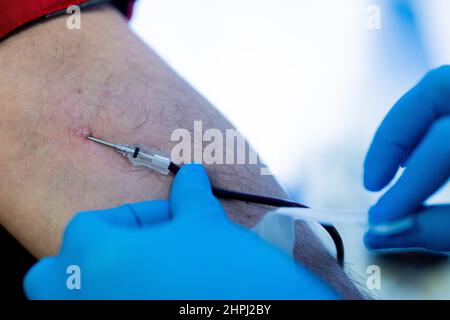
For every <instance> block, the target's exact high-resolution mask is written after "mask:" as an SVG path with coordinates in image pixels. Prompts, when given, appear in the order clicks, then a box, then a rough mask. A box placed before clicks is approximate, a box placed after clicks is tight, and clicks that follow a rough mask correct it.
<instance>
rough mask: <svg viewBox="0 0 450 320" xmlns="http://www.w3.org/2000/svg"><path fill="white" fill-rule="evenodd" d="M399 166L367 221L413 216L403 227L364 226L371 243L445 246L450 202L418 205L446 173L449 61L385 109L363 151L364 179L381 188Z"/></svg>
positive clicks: (449, 161) (449, 244)
mask: <svg viewBox="0 0 450 320" xmlns="http://www.w3.org/2000/svg"><path fill="white" fill-rule="evenodd" d="M400 166H405V167H406V169H405V171H404V173H403V174H402V176H401V177H400V178H399V180H398V181H397V182H396V183H395V184H394V185H393V186H392V187H391V188H390V189H389V190H388V191H387V192H386V193H385V194H384V195H383V196H382V197H381V198H380V199H379V201H378V202H377V203H376V204H375V205H374V206H373V207H372V208H371V209H370V210H369V222H370V223H371V224H372V225H376V224H380V223H386V222H394V221H398V220H400V219H403V218H405V217H410V216H414V223H413V224H412V225H411V228H409V229H408V230H406V231H403V232H400V233H397V234H393V235H389V236H387V235H380V234H376V233H374V232H371V231H369V232H368V233H367V234H366V237H365V241H366V244H367V246H368V247H369V248H371V249H391V248H423V249H426V250H432V251H450V235H449V230H450V206H449V205H441V206H428V207H426V206H423V203H424V201H426V200H427V198H428V197H430V196H431V195H432V194H433V193H434V192H435V191H436V190H438V189H439V188H440V187H441V186H442V185H443V184H444V183H445V182H446V181H447V179H448V178H449V175H450V67H449V66H446V67H441V68H439V69H436V70H433V71H431V72H430V73H429V74H428V75H427V76H426V77H425V78H424V79H423V80H422V81H421V82H420V83H419V84H418V85H417V86H415V87H414V88H413V89H412V90H410V91H409V92H408V93H406V94H405V95H404V96H403V97H402V98H401V99H400V100H399V101H398V102H397V103H396V104H395V106H394V107H393V108H392V110H391V111H390V112H389V113H388V115H387V116H386V118H385V119H384V121H383V122H382V124H381V126H380V127H379V129H378V131H377V132H376V134H375V137H374V139H373V142H372V144H371V146H370V149H369V151H368V154H367V157H366V160H365V164H364V184H365V186H366V188H367V189H368V190H371V191H378V190H381V189H382V188H384V187H385V186H386V185H387V184H388V183H389V182H390V181H391V180H392V179H393V177H394V175H395V174H396V172H397V170H398V169H399V167H400Z"/></svg>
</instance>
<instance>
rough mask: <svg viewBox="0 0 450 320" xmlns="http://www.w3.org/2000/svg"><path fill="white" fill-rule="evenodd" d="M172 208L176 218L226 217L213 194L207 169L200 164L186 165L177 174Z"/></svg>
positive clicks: (172, 191) (206, 218)
mask: <svg viewBox="0 0 450 320" xmlns="http://www.w3.org/2000/svg"><path fill="white" fill-rule="evenodd" d="M170 209H171V212H172V214H173V217H174V219H180V218H187V219H195V220H200V221H210V220H211V219H217V218H219V219H221V218H225V212H224V210H223V208H222V206H221V204H220V202H219V201H218V200H217V199H216V198H215V197H214V195H213V194H212V191H211V184H210V182H209V178H208V175H207V174H206V170H205V168H204V167H203V166H202V165H199V164H187V165H184V166H183V167H182V168H181V169H180V171H179V172H178V173H177V175H176V176H175V179H174V181H173V184H172V190H171V193H170Z"/></svg>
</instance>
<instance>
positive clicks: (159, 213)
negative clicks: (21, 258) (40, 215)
mask: <svg viewBox="0 0 450 320" xmlns="http://www.w3.org/2000/svg"><path fill="white" fill-rule="evenodd" d="M169 218H170V210H169V202H168V201H166V200H154V201H145V202H139V203H132V204H127V205H123V206H120V207H117V208H112V209H106V210H97V211H83V212H80V213H77V214H76V215H75V216H74V217H73V218H72V219H71V220H70V221H69V223H68V224H67V226H66V228H65V231H64V236H63V241H62V244H61V249H60V254H61V255H64V253H65V252H85V251H87V250H89V247H91V246H92V242H93V241H95V243H97V244H98V243H99V242H100V241H101V240H102V239H101V238H102V237H104V235H105V234H106V233H108V232H113V231H115V230H117V228H141V227H145V226H149V225H151V224H153V223H157V222H161V221H165V220H168V219H169Z"/></svg>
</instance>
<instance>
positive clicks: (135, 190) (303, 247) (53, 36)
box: [0, 6, 359, 298]
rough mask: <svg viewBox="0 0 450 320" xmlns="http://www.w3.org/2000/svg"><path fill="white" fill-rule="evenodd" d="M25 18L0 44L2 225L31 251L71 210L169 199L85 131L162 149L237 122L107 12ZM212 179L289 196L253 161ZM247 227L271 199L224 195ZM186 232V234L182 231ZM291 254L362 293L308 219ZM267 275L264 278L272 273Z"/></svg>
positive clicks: (162, 187) (44, 251) (165, 185)
mask: <svg viewBox="0 0 450 320" xmlns="http://www.w3.org/2000/svg"><path fill="white" fill-rule="evenodd" d="M65 23H66V17H56V18H53V19H51V20H48V21H46V22H43V23H39V24H35V25H32V26H30V27H28V28H26V29H24V30H23V31H21V32H18V33H16V34H14V35H13V36H11V37H9V38H7V39H5V40H3V41H2V42H0V74H1V77H0V104H1V109H2V113H1V117H0V144H1V146H2V148H0V172H1V176H2V180H1V182H0V223H1V224H2V225H3V226H4V227H5V228H6V229H7V230H8V231H9V232H10V233H11V234H12V235H13V236H14V237H15V238H16V239H18V240H19V241H20V242H21V243H22V244H23V245H24V246H25V248H27V250H29V251H30V252H31V253H32V254H33V255H34V256H36V257H42V256H46V255H52V254H56V253H57V251H58V247H59V244H60V241H61V236H62V233H63V230H64V227H65V225H66V224H67V222H68V220H69V219H70V218H71V217H72V216H73V215H74V214H75V213H76V212H79V211H83V210H95V209H104V208H110V207H114V206H117V205H120V204H123V203H127V202H137V201H142V200H149V199H160V198H167V196H168V192H169V190H170V184H171V177H170V176H162V175H160V174H155V173H152V172H149V171H148V170H137V169H135V168H132V167H130V165H129V164H128V163H127V162H126V161H125V159H122V158H121V156H120V155H119V154H116V153H114V152H112V151H111V150H110V149H107V148H104V147H102V146H99V145H97V144H94V143H92V142H89V141H87V140H86V137H87V136H88V135H94V136H97V137H100V138H104V139H107V140H110V141H113V142H117V143H141V144H144V145H146V146H148V147H152V148H154V149H157V150H164V151H166V152H168V151H170V150H171V149H172V148H173V146H174V145H175V144H176V143H175V142H171V141H170V136H171V133H172V132H173V131H174V130H175V129H176V128H186V129H190V130H192V129H193V124H194V121H199V120H201V121H202V122H203V128H204V130H206V129H208V128H217V129H219V130H220V131H222V132H224V133H225V130H226V129H229V128H233V126H232V124H230V123H229V122H228V121H227V120H226V119H225V118H224V117H223V116H222V115H221V114H220V113H219V112H218V111H217V110H216V109H215V108H214V107H213V106H212V105H211V104H210V103H209V102H208V101H206V100H205V99H204V98H203V97H202V96H201V95H199V94H198V93H197V92H196V91H195V90H194V89H193V88H192V87H190V86H189V84H187V83H186V82H185V81H184V80H183V79H181V78H180V77H179V76H177V74H176V73H175V72H174V71H173V70H171V69H170V68H169V67H168V66H167V65H166V64H165V63H164V62H163V61H162V60H161V59H160V58H159V57H158V56H156V55H155V53H153V52H152V51H151V50H150V49H149V48H148V47H147V46H145V45H144V44H143V43H142V42H141V41H140V40H139V39H138V38H137V37H136V36H135V35H134V34H133V33H132V32H131V31H130V30H129V28H128V26H127V24H126V21H125V20H124V18H123V17H121V16H120V14H119V13H118V12H116V11H115V9H113V8H110V7H107V6H106V7H101V8H97V9H91V10H87V11H83V13H82V28H81V30H69V29H67V28H66V24H65ZM207 170H208V174H209V176H210V178H211V181H212V183H213V184H216V185H218V186H222V187H226V188H228V189H233V190H241V191H244V192H252V193H258V194H264V195H272V196H281V197H286V194H285V192H284V191H283V189H282V188H281V187H280V186H279V184H278V183H277V182H276V180H275V179H274V178H273V177H271V176H261V175H260V174H259V172H260V167H259V166H258V165H241V164H239V165H211V166H207ZM222 204H223V205H224V207H225V210H226V211H227V213H228V214H229V216H230V218H231V219H233V220H234V221H236V222H238V223H241V224H243V225H245V226H248V227H251V226H253V225H254V224H255V223H256V222H257V221H258V220H259V219H260V218H261V216H262V215H264V213H265V212H267V210H268V209H270V208H269V207H263V206H258V205H251V204H246V203H241V202H237V201H222ZM180 240H181V241H182V239H180ZM294 251H295V257H296V258H297V259H298V260H299V261H300V262H301V263H303V264H305V265H306V266H308V267H309V268H310V269H311V270H312V271H313V272H315V273H317V274H318V275H319V276H320V277H322V278H324V279H325V280H326V281H327V282H329V283H330V284H331V285H332V286H333V287H335V288H336V289H337V290H338V291H339V292H340V293H341V294H343V295H344V296H345V297H348V298H358V297H359V293H358V291H357V289H356V288H355V287H354V285H353V284H352V282H351V281H350V280H349V279H348V278H347V276H346V275H345V273H344V272H343V271H342V270H341V269H340V268H339V267H338V266H337V264H336V263H335V258H334V257H333V256H332V255H330V254H329V253H328V252H327V251H326V250H325V249H324V248H323V246H322V244H321V242H320V241H319V240H318V239H317V238H316V237H315V236H314V235H313V233H312V232H311V231H310V230H309V228H308V227H307V226H305V225H303V224H298V225H297V243H296V248H295V250H294ZM268 276H270V275H268Z"/></svg>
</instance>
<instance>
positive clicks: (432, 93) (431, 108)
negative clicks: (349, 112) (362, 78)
mask: <svg viewBox="0 0 450 320" xmlns="http://www.w3.org/2000/svg"><path fill="white" fill-rule="evenodd" d="M449 82H450V67H441V68H439V69H436V70H434V71H431V72H430V73H428V75H427V76H426V77H425V78H424V79H423V80H422V81H421V82H420V83H419V84H418V85H417V86H416V87H414V88H413V89H412V90H411V91H409V92H408V93H406V94H405V95H404V96H403V97H402V98H401V99H400V100H399V101H398V102H397V103H396V104H395V105H394V107H393V108H392V109H391V111H390V112H389V113H388V114H387V116H386V118H385V119H384V120H383V122H382V123H381V125H380V127H379V128H378V130H377V132H376V134H375V137H374V139H373V141H372V144H371V146H370V148H369V151H368V153H367V155H366V159H365V162H364V185H365V187H366V188H367V189H368V190H371V191H378V190H381V189H382V188H384V187H385V186H386V184H388V183H389V182H390V181H391V180H392V178H393V177H394V176H395V173H396V172H397V170H398V168H399V166H400V165H401V164H403V163H404V162H405V161H406V159H407V158H408V156H409V154H410V153H411V151H412V150H414V148H415V146H416V145H417V144H418V143H419V141H420V140H421V139H422V137H423V136H424V135H425V133H426V132H427V130H428V129H429V127H430V126H431V124H432V123H433V122H434V121H435V120H436V119H438V118H440V117H442V116H445V115H447V114H449V113H450V100H448V99H446V97H448V93H447V92H448V89H449V88H450V83H449Z"/></svg>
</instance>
